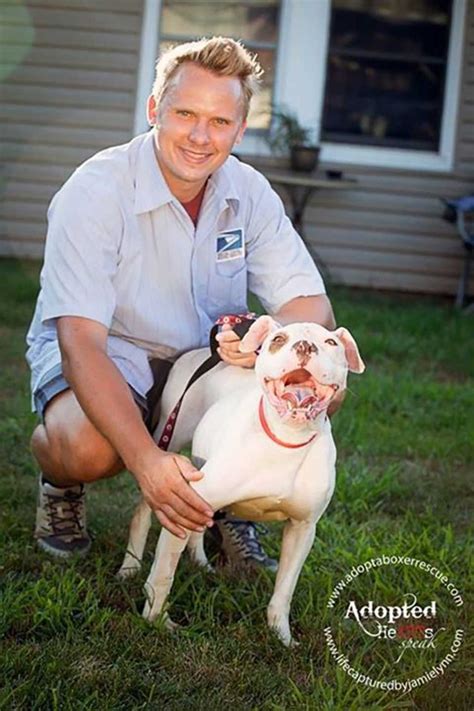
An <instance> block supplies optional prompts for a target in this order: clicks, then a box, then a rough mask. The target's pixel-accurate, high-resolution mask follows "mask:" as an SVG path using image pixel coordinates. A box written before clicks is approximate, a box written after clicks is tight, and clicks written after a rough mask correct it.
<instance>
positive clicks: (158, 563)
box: [143, 528, 190, 629]
mask: <svg viewBox="0 0 474 711" xmlns="http://www.w3.org/2000/svg"><path fill="white" fill-rule="evenodd" d="M189 536H190V533H189V531H188V533H187V535H186V537H185V538H178V536H174V535H173V534H172V533H170V532H169V531H167V530H166V529H165V528H163V529H162V530H161V533H160V537H159V539H158V543H157V545H156V551H155V560H154V562H153V566H152V568H151V571H150V575H149V576H148V578H147V581H146V583H145V595H146V598H147V601H146V603H145V607H144V608H143V617H144V618H145V620H148V622H153V621H154V620H155V619H156V618H157V617H158V615H159V614H160V612H161V611H162V609H163V606H164V604H165V602H166V599H167V597H168V594H169V591H170V590H171V586H172V584H173V580H174V574H175V571H176V567H177V565H178V562H179V559H180V557H181V553H182V552H183V550H184V549H185V548H186V545H187V543H188V540H189ZM165 622H166V626H167V627H168V628H169V629H173V628H174V627H175V626H176V625H174V623H173V622H172V621H171V620H170V619H169V617H168V616H166V620H165Z"/></svg>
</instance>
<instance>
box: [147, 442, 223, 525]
mask: <svg viewBox="0 0 474 711" xmlns="http://www.w3.org/2000/svg"><path fill="white" fill-rule="evenodd" d="M202 477H203V474H202V473H201V472H200V471H199V470H198V469H196V468H195V467H194V466H193V465H192V464H191V462H190V461H189V459H187V458H186V457H183V456H182V455H180V454H174V453H173V452H163V451H161V450H160V449H158V448H156V453H155V456H154V461H152V462H148V464H147V467H146V469H145V470H144V473H141V474H139V475H136V478H137V481H138V483H139V485H140V488H141V490H142V493H143V496H144V497H145V499H146V501H147V503H148V505H149V506H150V507H151V508H152V509H153V511H154V512H155V514H156V516H157V518H158V520H159V522H160V523H161V524H162V526H164V527H165V528H167V529H168V531H170V533H174V535H175V536H179V538H184V536H185V535H186V532H185V530H184V529H188V530H190V531H204V530H205V528H206V526H212V523H213V519H212V517H213V511H212V509H211V507H210V506H209V504H208V503H207V502H206V501H204V499H203V498H201V497H200V496H199V494H197V493H196V492H195V491H194V490H193V489H192V488H191V487H190V486H189V483H188V482H190V481H199V480H200V479H202Z"/></svg>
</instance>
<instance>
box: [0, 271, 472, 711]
mask: <svg viewBox="0 0 474 711" xmlns="http://www.w3.org/2000/svg"><path fill="white" fill-rule="evenodd" d="M37 278H38V265H36V264H33V263H28V262H15V261H13V260H4V261H0V333H1V336H2V337H1V346H0V347H1V362H2V368H1V370H0V460H1V471H2V476H1V477H0V501H1V502H2V503H1V507H0V709H8V710H10V709H25V710H28V711H30V710H36V709H38V710H43V709H44V710H45V711H50V710H55V709H58V710H61V711H63V710H69V709H70V710H71V711H78V710H82V709H84V710H85V709H87V710H91V711H92V710H94V711H95V710H96V709H100V711H107V710H109V709H110V710H116V709H117V710H119V709H120V710H122V709H123V710H125V709H127V710H128V709H167V711H168V710H175V709H176V711H178V710H179V711H182V709H193V710H194V709H211V710H213V709H218V708H227V707H231V708H235V709H237V711H240V710H241V709H242V710H244V709H245V710H247V709H249V710H250V709H256V710H257V709H258V711H261V710H268V711H270V710H271V711H280V710H281V711H286V709H298V710H299V709H311V710H312V709H317V710H318V711H319V710H320V709H322V710H324V711H325V710H326V709H327V710H328V711H333V710H334V711H339V710H340V711H350V710H353V711H360V710H361V709H364V710H365V709H377V710H378V709H387V710H388V709H402V708H403V709H415V708H417V709H418V708H419V709H426V710H433V711H435V710H437V709H440V708H445V709H446V710H449V709H456V710H463V709H468V708H470V703H469V698H468V693H467V688H468V679H469V677H468V674H469V664H470V661H469V660H472V658H473V653H472V652H473V650H472V641H469V640H466V641H465V642H464V645H463V649H462V655H461V656H460V657H459V658H458V659H457V660H456V661H455V662H453V663H452V665H451V666H450V667H449V668H448V669H447V670H446V673H445V674H444V675H443V676H441V677H439V678H437V679H436V680H434V681H432V682H431V683H430V684H428V685H426V686H423V687H420V688H419V689H416V690H414V691H412V692H411V693H409V694H405V695H401V694H393V693H389V692H386V693H383V692H381V691H378V690H376V689H371V688H366V687H364V686H361V685H358V684H355V683H354V682H353V681H352V680H351V679H350V677H348V676H347V675H346V674H345V673H344V672H343V671H342V670H341V669H340V668H339V667H337V665H336V664H335V663H334V661H333V659H332V658H331V657H330V655H329V652H328V648H327V646H326V644H325V641H324V636H323V628H324V626H325V624H326V623H327V622H328V619H329V618H328V609H327V607H326V602H327V600H328V597H329V595H330V593H331V591H332V589H333V587H334V585H335V584H336V583H337V582H338V581H339V580H340V578H341V577H342V576H343V575H344V574H345V573H346V572H347V571H348V570H349V569H350V568H351V567H352V566H354V565H357V564H360V563H362V562H364V561H366V560H368V559H370V558H372V557H376V556H378V555H382V554H386V555H397V554H398V555H410V556H413V557H417V558H420V559H424V560H426V561H428V562H431V563H433V564H435V565H438V566H439V567H440V568H441V569H442V570H444V571H446V573H447V574H448V575H449V576H450V577H452V579H453V580H454V581H456V582H457V583H458V584H459V587H460V589H461V590H462V594H463V597H464V599H465V603H466V604H465V606H464V608H465V609H463V610H462V612H461V619H460V621H461V623H462V625H463V626H464V628H465V629H467V628H468V624H469V619H470V616H469V611H468V604H467V603H468V602H469V601H470V600H471V601H472V579H470V578H469V575H468V561H469V560H472V543H471V538H472V536H471V535H470V534H471V528H472V527H471V521H470V518H472V494H473V491H472V489H473V484H472V470H473V444H472V442H473V439H472V412H473V411H474V407H473V405H474V394H473V376H474V372H473V370H474V368H473V365H474V364H473V357H472V356H473V352H474V351H473V345H474V344H473V340H472V319H470V318H469V317H467V316H463V315H461V314H459V313H456V312H455V311H454V310H453V309H452V306H451V304H450V303H447V302H444V301H442V300H436V299H427V298H422V297H417V298H413V297H402V296H398V295H394V296H386V295H383V294H377V293H375V292H371V293H367V292H358V291H356V290H351V291H348V290H344V289H334V290H333V293H332V294H331V298H332V301H333V303H334V306H335V311H336V314H337V318H338V322H339V323H340V324H342V325H344V326H346V327H348V328H349V329H350V330H351V332H352V333H353V335H354V336H355V337H356V339H357V341H358V343H359V346H360V350H361V354H362V356H363V358H364V360H365V362H366V364H367V371H366V373H365V374H364V375H362V376H352V377H351V380H350V391H349V393H348V396H347V399H346V402H345V404H344V407H343V408H342V410H341V412H340V413H338V415H337V416H336V417H335V418H334V433H335V438H336V441H337V445H338V481H337V485H336V491H335V494H334V497H333V500H332V502H331V504H330V506H329V508H328V511H327V512H326V514H325V515H324V517H323V519H322V520H321V523H320V524H319V526H318V534H317V539H316V542H315V545H314V547H313V550H312V551H311V553H310V556H309V558H308V561H307V563H306V564H305V567H304V569H303V572H302V575H301V579H300V582H299V584H298V586H297V589H296V593H295V597H294V603H293V613H292V617H293V624H294V628H295V633H296V636H297V638H298V639H299V640H300V646H299V647H298V648H297V649H296V650H291V651H288V650H286V649H284V648H283V647H282V646H281V644H280V643H279V642H278V641H277V640H275V639H274V638H273V636H272V634H271V633H270V632H268V630H267V628H266V621H265V607H266V604H267V602H268V600H269V597H270V595H271V590H272V585H273V580H272V578H271V576H270V575H267V574H263V573H262V574H260V575H258V576H252V577H244V576H241V575H239V574H238V573H235V572H234V573H232V572H229V571H227V570H225V569H224V570H222V569H221V570H218V571H217V572H216V573H215V574H214V575H208V574H205V573H203V572H201V571H198V570H196V569H195V568H194V567H193V566H192V565H191V564H190V563H189V561H188V560H186V559H183V561H182V562H181V564H180V566H179V570H178V573H177V577H176V581H175V585H174V587H173V592H172V595H171V606H172V614H173V618H174V619H175V620H176V621H177V622H180V623H181V624H182V629H181V630H180V632H179V633H177V634H174V635H170V634H169V633H167V632H165V631H164V630H163V629H162V628H161V627H160V626H159V625H156V626H150V625H148V624H146V623H144V621H143V620H142V619H141V617H140V616H139V612H140V610H141V606H142V604H143V591H142V586H143V582H144V580H145V577H146V573H147V571H148V570H149V567H150V564H151V561H152V557H153V544H154V540H156V534H157V531H156V529H155V530H154V531H153V535H152V538H154V540H153V541H151V542H150V544H149V545H148V547H147V551H146V556H145V562H144V572H143V573H142V574H140V575H139V576H138V578H137V579H133V580H130V581H127V582H121V581H119V580H117V579H116V578H115V576H114V574H115V572H116V571H117V569H118V567H119V566H120V562H121V557H122V555H123V551H124V548H125V544H126V540H127V528H128V523H129V521H130V516H131V512H132V510H133V506H134V502H135V499H136V487H135V485H134V483H133V481H132V479H131V477H130V476H128V475H126V474H123V475H121V476H119V477H117V478H115V479H112V480H109V481H104V482H101V483H99V484H97V485H95V486H92V487H90V490H89V491H88V514H89V521H90V528H91V532H92V534H93V536H94V544H93V549H92V553H91V554H90V555H89V557H88V558H86V559H85V560H73V561H72V562H68V563H64V562H55V561H51V560H50V559H49V558H48V557H47V556H46V555H44V554H43V553H41V552H40V551H38V550H37V549H36V548H35V546H34V543H33V540H32V528H33V519H34V507H35V497H36V474H35V466H34V464H33V462H32V461H31V457H30V454H29V448H28V440H29V436H30V433H31V431H32V428H33V426H34V422H35V420H34V418H33V417H32V416H31V415H30V414H29V412H28V410H29V393H28V371H27V366H26V363H25V361H24V345H23V343H24V335H25V331H26V327H27V323H28V321H29V319H30V318H31V315H32V311H33V305H34V297H35V294H36V291H37ZM469 413H471V414H470V415H469ZM271 528H272V533H271V535H270V536H269V537H267V538H266V539H265V544H266V546H267V548H268V550H269V552H270V553H273V554H277V553H278V550H279V538H280V533H281V526H280V525H274V526H272V527H271ZM400 574H401V575H403V576H404V578H403V580H405V577H406V578H407V580H408V581H409V580H410V578H409V577H407V576H408V572H407V571H402V572H401V573H400ZM417 580H419V582H420V588H419V589H418V593H419V595H420V597H428V598H429V596H430V595H431V593H432V590H431V587H430V581H429V580H428V581H426V580H424V578H418V579H417ZM386 585H387V578H386V576H385V575H384V571H377V575H376V576H375V577H374V578H373V586H374V591H379V592H380V591H383V590H384V586H386ZM471 609H472V608H471ZM471 617H472V613H471ZM345 652H346V653H347V654H348V655H350V656H351V659H352V660H353V661H354V665H355V666H358V665H360V667H364V665H367V660H369V661H370V659H371V658H370V656H368V655H369V652H368V651H367V650H366V649H365V648H364V647H363V646H362V645H361V644H360V640H355V639H354V641H353V643H352V646H350V647H348V648H346V649H345ZM370 663H371V664H379V665H380V664H384V663H385V664H386V666H387V674H388V673H389V671H390V669H389V660H386V661H384V660H383V659H382V660H380V659H375V658H372V659H371V661H370ZM367 671H369V670H368V669H367Z"/></svg>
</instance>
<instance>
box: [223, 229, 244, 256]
mask: <svg viewBox="0 0 474 711" xmlns="http://www.w3.org/2000/svg"><path fill="white" fill-rule="evenodd" d="M244 250H245V245H244V233H243V230H242V229H241V228H240V227H238V228H237V229H235V230H227V231H226V232H221V233H220V234H218V235H217V242H216V261H217V262H227V261H229V260H230V259H239V258H240V257H243V256H244Z"/></svg>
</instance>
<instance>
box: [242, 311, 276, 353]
mask: <svg viewBox="0 0 474 711" xmlns="http://www.w3.org/2000/svg"><path fill="white" fill-rule="evenodd" d="M277 328H280V324H278V323H277V322H276V321H274V320H273V319H272V317H271V316H259V318H258V319H257V320H256V321H254V322H253V324H252V325H251V326H250V328H249V330H248V331H247V333H246V334H245V336H244V337H243V338H242V340H241V341H240V343H239V351H240V352H241V353H253V352H254V351H256V350H257V348H259V347H260V346H261V345H262V343H263V342H264V340H265V338H266V337H267V336H268V334H269V333H271V332H272V331H275V330H276V329H277Z"/></svg>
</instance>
